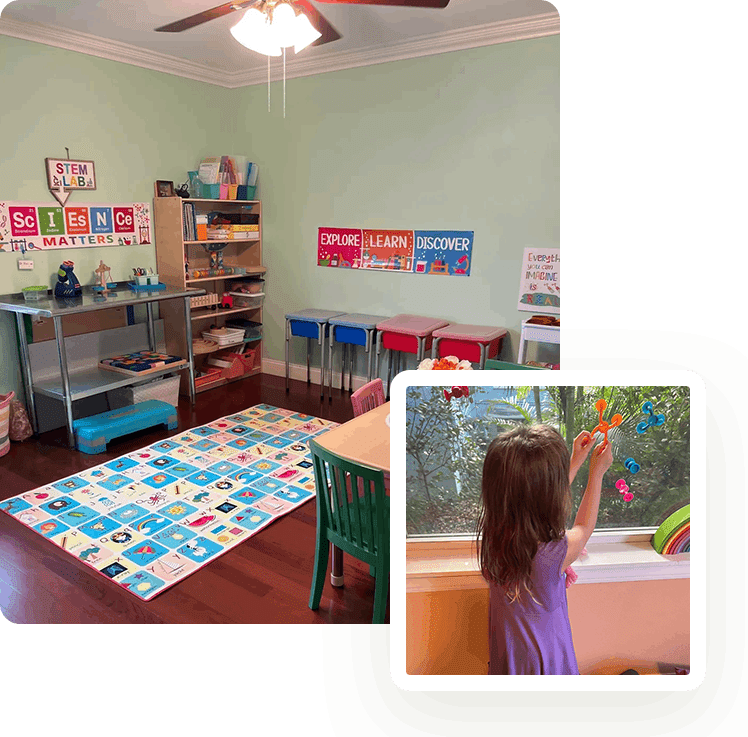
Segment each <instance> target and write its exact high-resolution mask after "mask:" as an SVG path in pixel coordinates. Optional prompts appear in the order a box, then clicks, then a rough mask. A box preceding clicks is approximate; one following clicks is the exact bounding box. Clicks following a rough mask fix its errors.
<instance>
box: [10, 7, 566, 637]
mask: <svg viewBox="0 0 748 737" xmlns="http://www.w3.org/2000/svg"><path fill="white" fill-rule="evenodd" d="M241 5H242V7H241V8H239V9H238V10H236V9H232V8H231V7H229V5H228V4H227V5H226V6H220V7H221V8H223V10H222V11H220V12H219V13H217V14H214V15H211V16H210V19H208V18H207V17H206V16H203V15H201V16H200V17H199V18H198V19H197V20H196V21H194V24H193V23H192V22H190V23H187V26H191V27H184V24H181V25H179V24H180V21H181V20H182V19H185V18H188V17H192V16H194V15H196V14H202V13H204V12H206V11H209V10H210V9H211V8H212V7H213V5H212V3H211V2H204V1H199V0H192V1H191V2H176V1H175V0H158V1H155V0H154V2H149V3H148V4H147V5H144V4H142V3H136V2H118V3H116V4H112V3H98V2H94V0H78V1H77V2H69V3H65V4H63V5H62V6H61V5H60V4H59V3H56V2H51V1H43V2H35V1H33V0H29V1H28V2H26V1H25V0H16V1H15V2H11V3H9V4H7V5H6V7H5V8H4V9H3V11H2V16H1V17H0V68H1V69H2V71H1V72H0V90H1V91H2V98H3V101H4V105H3V113H2V121H3V126H2V128H3V136H2V139H0V150H1V151H2V155H0V181H2V182H3V190H2V192H1V193H0V295H1V296H0V477H1V478H2V482H1V483H0V511H2V512H3V513H2V514H0V609H1V610H2V613H3V615H4V616H5V617H6V618H7V619H8V620H10V621H13V622H101V623H131V622H149V623H150V622H153V623H161V622H180V623H223V622H225V623H232V622H242V623H243V622H266V623H285V622H294V623H370V622H372V621H374V622H389V605H388V598H387V591H388V582H389V560H388V554H389V547H388V540H389V537H388V523H387V520H388V514H389V511H388V510H389V496H388V490H389V471H390V468H389V463H390V460H389V416H390V415H389V404H388V400H389V389H390V383H391V381H392V378H393V377H394V376H395V375H396V374H397V373H398V372H400V371H403V370H406V369H415V368H416V367H419V366H420V367H421V368H454V367H455V363H456V362H455V361H450V359H449V358H448V357H451V356H455V357H456V359H457V360H458V361H460V364H459V366H460V368H464V369H472V370H474V371H478V370H480V369H481V368H493V369H499V368H506V367H510V368H514V367H517V366H520V365H522V366H527V367H529V368H534V369H536V373H537V371H540V370H547V369H552V368H558V366H559V364H560V353H559V351H560V345H559V343H560V340H559V335H560V318H559V314H560V292H559V282H558V271H559V220H560V218H559V39H560V35H559V28H560V26H559V17H558V14H557V12H556V11H555V8H554V7H553V6H552V5H551V4H550V3H547V2H543V1H542V0H507V1H506V2H496V3H483V2H479V1H478V0H464V1H463V2H455V1H454V0H453V2H451V3H445V2H440V3H432V5H434V7H426V6H425V5H427V4H424V3H418V2H415V3H411V2H407V1H406V0H403V3H402V6H403V7H379V6H377V4H368V5H359V4H357V3H355V2H351V3H321V2H320V3H315V4H311V3H294V4H293V8H295V12H296V13H297V15H296V18H297V19H298V18H299V17H300V15H298V14H304V13H307V14H309V19H310V22H311V24H312V25H313V26H315V27H317V26H316V25H315V24H317V25H318V26H319V28H318V30H319V31H320V33H321V34H322V35H321V36H319V38H317V37H316V36H315V39H317V40H316V41H315V42H313V43H312V44H311V45H310V46H308V47H306V48H303V49H301V48H300V49H299V50H298V52H296V53H295V52H294V48H293V46H288V47H287V48H286V47H281V46H280V45H279V43H276V42H273V43H275V46H273V44H272V43H271V44H270V46H268V45H267V44H268V43H269V42H267V41H265V42H263V43H264V44H265V45H262V44H260V48H261V51H257V50H252V49H251V48H248V47H246V46H245V45H244V44H243V43H240V42H239V41H238V40H236V39H235V37H234V36H233V34H232V27H233V26H236V25H237V23H238V22H239V21H240V20H241V21H242V23H244V19H243V14H244V13H245V12H246V13H248V10H247V8H249V7H250V5H251V4H241ZM278 5H279V4H278V3H260V4H259V5H258V7H256V8H251V9H252V10H257V11H258V12H259V11H260V10H262V11H266V10H268V9H269V10H272V11H273V12H274V11H275V10H277V7H276V6H278ZM420 5H424V7H417V6H420ZM437 6H445V7H437ZM209 15H210V14H209ZM214 16H215V17H214ZM198 21H199V22H198ZM173 23H176V24H177V25H178V27H177V28H176V29H171V30H168V26H169V25H170V24H173ZM249 23H250V21H249V20H247V24H249ZM299 23H301V21H299ZM245 25H246V24H245ZM164 27H167V30H163V31H157V30H156V29H159V28H164ZM250 31H251V29H250ZM239 35H242V34H239ZM338 36H339V38H338ZM242 38H243V39H244V42H246V43H252V44H253V45H255V46H256V45H257V44H256V43H254V41H253V40H252V39H254V36H252V32H248V35H247V34H244V35H242ZM248 39H249V40H248ZM255 40H256V39H255ZM281 48H284V49H285V50H284V51H281ZM440 331H441V332H440ZM434 361H435V362H436V363H434ZM445 362H446V363H445ZM528 373H529V371H528ZM341 463H343V464H346V463H347V464H348V465H347V466H346V468H347V469H348V470H347V471H346V473H347V474H349V475H350V474H352V473H353V474H354V475H355V473H358V474H363V475H359V476H357V477H356V478H358V479H359V482H356V483H360V484H364V483H366V484H367V485H369V486H370V489H371V495H369V496H367V495H364V496H363V497H362V498H365V499H366V500H367V503H366V504H365V505H363V506H362V507H359V506H358V504H359V500H357V497H356V495H355V494H351V493H350V489H351V488H353V487H351V486H350V485H349V486H348V487H347V488H348V491H347V492H346V488H345V487H343V488H342V489H337V491H338V492H339V494H338V496H337V497H334V498H333V501H335V500H336V499H337V502H338V504H337V505H336V504H330V503H328V502H327V501H325V500H326V499H328V497H329V495H328V494H323V495H319V494H318V493H317V492H318V489H319V488H320V487H321V488H323V489H324V490H325V491H327V490H328V488H329V487H330V484H329V483H328V482H329V481H330V479H331V477H332V476H334V474H333V473H332V471H331V468H332V467H333V466H335V464H338V465H337V466H335V467H340V464H341ZM361 469H363V470H361ZM350 483H351V482H350V481H349V484H350ZM332 486H333V487H335V484H334V483H332ZM370 500H374V501H376V502H378V503H372V505H369V503H368V502H369V501H370ZM328 501H329V500H328ZM344 501H345V503H343V502H344ZM361 504H363V502H361ZM341 508H345V512H346V514H353V512H352V511H351V510H355V518H356V520H358V521H360V520H363V521H362V522H357V524H356V525H354V526H353V527H351V526H350V525H347V524H346V523H345V519H344V520H343V522H342V523H341V519H343V518H340V516H339V515H340V509H341ZM346 519H353V517H349V518H346ZM385 532H386V533H387V534H385Z"/></svg>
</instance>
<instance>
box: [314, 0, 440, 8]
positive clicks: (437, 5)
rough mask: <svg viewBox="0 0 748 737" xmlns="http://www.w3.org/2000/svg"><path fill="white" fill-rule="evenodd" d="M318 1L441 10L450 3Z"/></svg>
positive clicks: (424, 0)
mask: <svg viewBox="0 0 748 737" xmlns="http://www.w3.org/2000/svg"><path fill="white" fill-rule="evenodd" d="M317 2H320V3H336V4H341V5H393V6H399V7H401V8H404V7H407V8H436V9H439V10H442V9H444V8H446V7H447V5H449V0H317Z"/></svg>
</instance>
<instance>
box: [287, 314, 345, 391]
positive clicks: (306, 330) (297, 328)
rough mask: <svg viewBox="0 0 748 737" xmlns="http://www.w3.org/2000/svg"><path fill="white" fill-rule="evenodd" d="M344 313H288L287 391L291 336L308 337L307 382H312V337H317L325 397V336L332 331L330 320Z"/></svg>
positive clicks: (321, 386)
mask: <svg viewBox="0 0 748 737" xmlns="http://www.w3.org/2000/svg"><path fill="white" fill-rule="evenodd" d="M342 314H343V313H342V312H340V311H335V310H315V309H309V310H299V312H289V313H288V314H287V315H286V391H288V390H289V388H290V387H289V383H288V381H289V376H288V372H289V364H288V342H289V341H290V340H291V336H292V335H294V336H296V337H298V338H306V383H307V384H310V383H311V380H312V379H311V368H310V361H311V351H312V338H316V339H317V342H318V343H319V345H320V362H321V364H322V365H321V367H320V368H321V374H320V382H319V386H320V397H321V398H322V399H324V398H325V338H326V337H327V334H328V333H329V332H330V326H329V324H328V323H329V320H330V318H331V317H337V316H338V315H342Z"/></svg>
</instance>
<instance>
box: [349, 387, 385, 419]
mask: <svg viewBox="0 0 748 737" xmlns="http://www.w3.org/2000/svg"><path fill="white" fill-rule="evenodd" d="M351 404H353V414H354V416H355V417H358V416H359V415H362V414H364V412H369V411H370V410H372V409H374V408H375V407H379V406H380V405H382V404H384V384H383V383H382V380H381V379H374V380H373V381H370V382H369V383H368V384H364V385H363V386H362V387H361V388H360V389H357V390H356V391H355V392H353V394H351Z"/></svg>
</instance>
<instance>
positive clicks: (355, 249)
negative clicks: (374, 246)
mask: <svg viewBox="0 0 748 737" xmlns="http://www.w3.org/2000/svg"><path fill="white" fill-rule="evenodd" d="M362 243H363V237H362V233H361V229H360V228H319V229H318V233H317V266H333V267H337V268H342V269H358V268H360V267H361V246H362Z"/></svg>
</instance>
